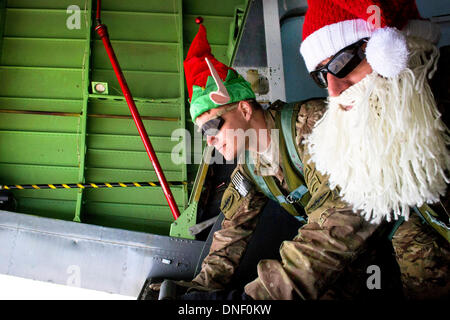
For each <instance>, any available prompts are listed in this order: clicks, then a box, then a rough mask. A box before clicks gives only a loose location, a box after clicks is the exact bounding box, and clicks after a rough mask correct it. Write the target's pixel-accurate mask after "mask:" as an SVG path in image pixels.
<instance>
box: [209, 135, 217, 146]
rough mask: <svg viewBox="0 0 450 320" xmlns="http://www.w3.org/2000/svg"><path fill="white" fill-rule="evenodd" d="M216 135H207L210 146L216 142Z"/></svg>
mask: <svg viewBox="0 0 450 320" xmlns="http://www.w3.org/2000/svg"><path fill="white" fill-rule="evenodd" d="M216 141H217V139H216V136H206V143H207V144H208V146H213V145H215V144H216Z"/></svg>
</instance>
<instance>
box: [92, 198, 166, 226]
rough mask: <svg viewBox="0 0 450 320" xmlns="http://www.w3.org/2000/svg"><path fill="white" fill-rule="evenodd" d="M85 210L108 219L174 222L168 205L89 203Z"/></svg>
mask: <svg viewBox="0 0 450 320" xmlns="http://www.w3.org/2000/svg"><path fill="white" fill-rule="evenodd" d="M85 210H86V211H87V213H88V214H97V215H101V214H104V213H105V212H107V213H108V217H127V218H133V219H145V220H151V221H160V222H163V221H164V222H168V223H171V222H173V216H172V213H171V211H170V210H169V209H168V208H167V205H163V206H155V205H148V204H144V205H142V204H125V203H106V202H93V201H87V203H86V204H85Z"/></svg>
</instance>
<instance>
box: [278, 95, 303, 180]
mask: <svg viewBox="0 0 450 320" xmlns="http://www.w3.org/2000/svg"><path fill="white" fill-rule="evenodd" d="M299 108H300V105H299V104H293V103H290V104H287V105H285V106H283V108H282V109H281V132H282V133H283V137H284V141H285V142H286V147H287V152H288V154H289V159H290V160H291V162H292V164H293V165H294V166H295V168H296V169H297V171H298V173H300V175H301V176H302V177H303V176H304V175H305V174H304V172H303V170H304V169H303V163H302V160H300V156H299V154H298V151H297V147H296V146H295V143H294V137H295V134H296V132H295V122H296V120H297V117H295V116H294V114H295V115H297V114H298V111H299ZM294 111H295V113H294Z"/></svg>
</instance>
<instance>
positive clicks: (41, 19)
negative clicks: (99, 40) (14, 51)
mask: <svg viewBox="0 0 450 320" xmlns="http://www.w3.org/2000/svg"><path fill="white" fill-rule="evenodd" d="M70 16H71V14H68V13H67V11H66V9H62V10H49V9H8V8H7V9H6V22H5V33H4V36H6V37H24V38H66V39H84V38H85V35H86V23H85V19H86V15H85V14H84V10H82V11H81V12H80V19H81V23H80V29H77V28H74V29H69V28H68V27H67V20H68V19H69V18H70Z"/></svg>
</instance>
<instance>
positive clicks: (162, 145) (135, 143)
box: [87, 134, 180, 152]
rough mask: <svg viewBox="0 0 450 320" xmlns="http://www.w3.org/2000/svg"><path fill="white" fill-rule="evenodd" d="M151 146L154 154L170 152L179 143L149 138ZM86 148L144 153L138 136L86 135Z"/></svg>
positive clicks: (165, 139) (159, 138)
mask: <svg viewBox="0 0 450 320" xmlns="http://www.w3.org/2000/svg"><path fill="white" fill-rule="evenodd" d="M151 139H152V141H151V142H152V146H153V149H155V151H156V152H171V151H172V149H173V148H174V147H175V146H176V145H177V144H178V143H180V141H179V140H177V141H170V139H167V138H161V137H151ZM87 146H88V148H90V149H107V150H122V151H142V152H145V148H144V145H143V143H142V139H141V137H140V136H121V135H114V134H88V136H87Z"/></svg>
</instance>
